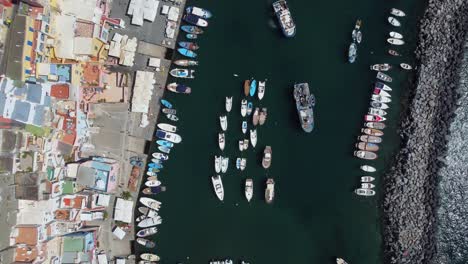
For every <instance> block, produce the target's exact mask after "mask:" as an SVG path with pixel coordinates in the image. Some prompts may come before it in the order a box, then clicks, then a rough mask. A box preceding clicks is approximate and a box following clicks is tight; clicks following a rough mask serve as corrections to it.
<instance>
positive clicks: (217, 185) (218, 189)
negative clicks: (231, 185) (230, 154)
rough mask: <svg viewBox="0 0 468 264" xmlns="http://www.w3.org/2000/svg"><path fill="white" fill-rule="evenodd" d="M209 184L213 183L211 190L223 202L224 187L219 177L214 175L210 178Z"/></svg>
mask: <svg viewBox="0 0 468 264" xmlns="http://www.w3.org/2000/svg"><path fill="white" fill-rule="evenodd" d="M211 182H212V183H213V188H214V191H215V193H216V196H217V197H218V199H219V200H220V201H222V200H224V187H223V181H222V180H221V176H219V175H216V176H212V177H211Z"/></svg>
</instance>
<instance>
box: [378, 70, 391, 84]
mask: <svg viewBox="0 0 468 264" xmlns="http://www.w3.org/2000/svg"><path fill="white" fill-rule="evenodd" d="M376 78H377V79H379V80H382V81H384V82H392V77H390V76H388V75H387V74H385V73H383V72H377V76H376Z"/></svg>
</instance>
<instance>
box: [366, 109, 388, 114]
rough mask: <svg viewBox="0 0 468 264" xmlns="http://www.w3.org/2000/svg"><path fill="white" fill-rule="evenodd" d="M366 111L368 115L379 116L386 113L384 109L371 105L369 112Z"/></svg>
mask: <svg viewBox="0 0 468 264" xmlns="http://www.w3.org/2000/svg"><path fill="white" fill-rule="evenodd" d="M368 113H369V114H370V115H379V116H384V115H387V112H385V111H384V110H382V109H378V108H372V107H370V108H369V112H368Z"/></svg>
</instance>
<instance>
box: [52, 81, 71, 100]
mask: <svg viewBox="0 0 468 264" xmlns="http://www.w3.org/2000/svg"><path fill="white" fill-rule="evenodd" d="M50 96H52V97H55V98H59V99H68V97H69V96H70V87H69V86H68V84H65V83H64V84H54V85H52V87H51V88H50Z"/></svg>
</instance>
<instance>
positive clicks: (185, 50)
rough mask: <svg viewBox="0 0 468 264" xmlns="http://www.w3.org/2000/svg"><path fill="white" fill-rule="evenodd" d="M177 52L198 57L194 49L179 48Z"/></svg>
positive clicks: (190, 56)
mask: <svg viewBox="0 0 468 264" xmlns="http://www.w3.org/2000/svg"><path fill="white" fill-rule="evenodd" d="M177 52H179V53H180V54H181V55H183V56H185V57H188V58H196V57H197V53H195V52H193V51H192V50H189V49H186V48H178V49H177Z"/></svg>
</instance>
